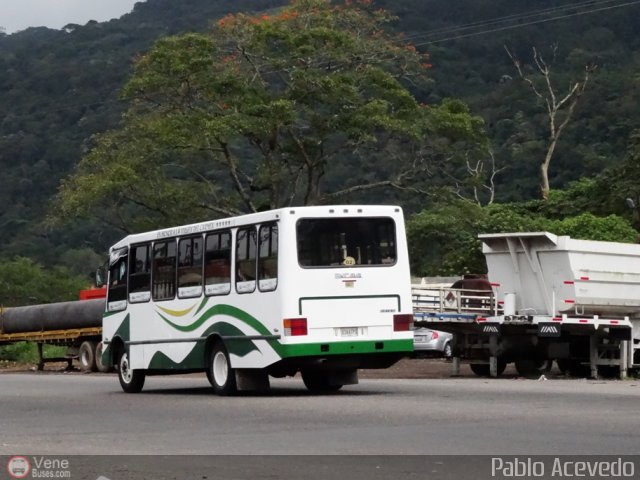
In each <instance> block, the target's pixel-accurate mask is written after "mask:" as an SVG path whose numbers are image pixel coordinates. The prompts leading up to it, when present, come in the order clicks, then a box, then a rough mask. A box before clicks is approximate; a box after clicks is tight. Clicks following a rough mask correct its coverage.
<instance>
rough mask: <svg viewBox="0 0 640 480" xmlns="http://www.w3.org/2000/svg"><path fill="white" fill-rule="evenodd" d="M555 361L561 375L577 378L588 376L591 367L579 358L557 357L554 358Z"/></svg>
mask: <svg viewBox="0 0 640 480" xmlns="http://www.w3.org/2000/svg"><path fill="white" fill-rule="evenodd" d="M556 363H557V364H558V368H559V369H560V371H561V372H562V374H563V375H570V376H572V377H579V378H589V377H590V376H591V367H589V365H587V364H583V363H582V362H581V361H580V360H575V359H568V358H558V359H556Z"/></svg>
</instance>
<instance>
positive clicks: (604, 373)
mask: <svg viewBox="0 0 640 480" xmlns="http://www.w3.org/2000/svg"><path fill="white" fill-rule="evenodd" d="M598 376H599V377H602V378H619V377H620V367H616V366H615V365H598Z"/></svg>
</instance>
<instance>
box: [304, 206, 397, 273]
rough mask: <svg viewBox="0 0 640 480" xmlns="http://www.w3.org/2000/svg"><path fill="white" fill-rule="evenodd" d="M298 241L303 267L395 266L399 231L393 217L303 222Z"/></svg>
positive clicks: (328, 219)
mask: <svg viewBox="0 0 640 480" xmlns="http://www.w3.org/2000/svg"><path fill="white" fill-rule="evenodd" d="M297 242H298V263H299V264H300V265H301V266H302V267H344V266H351V265H392V264H395V263H396V231H395V223H394V221H393V220H392V219H391V218H305V219H301V220H299V221H298V224H297Z"/></svg>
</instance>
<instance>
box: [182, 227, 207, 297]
mask: <svg viewBox="0 0 640 480" xmlns="http://www.w3.org/2000/svg"><path fill="white" fill-rule="evenodd" d="M200 295H202V237H189V238H182V239H180V242H178V297H179V298H190V297H199V296H200Z"/></svg>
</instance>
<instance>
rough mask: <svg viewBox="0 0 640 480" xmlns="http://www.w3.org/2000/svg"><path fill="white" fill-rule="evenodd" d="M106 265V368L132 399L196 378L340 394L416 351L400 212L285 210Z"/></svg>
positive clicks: (158, 241)
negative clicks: (285, 382)
mask: <svg viewBox="0 0 640 480" xmlns="http://www.w3.org/2000/svg"><path fill="white" fill-rule="evenodd" d="M109 253H110V258H109V275H108V293H107V301H106V311H105V313H104V318H103V334H102V335H103V338H102V339H103V344H104V352H103V357H102V360H103V362H105V363H104V365H114V366H115V367H116V370H117V371H118V372H119V379H120V384H121V386H122V389H123V390H124V391H125V392H129V393H134V392H139V391H140V390H141V389H142V387H143V385H144V380H145V376H146V375H152V374H167V373H187V372H197V371H200V372H202V371H204V372H206V373H207V377H208V379H209V381H210V382H211V384H212V386H213V388H214V391H215V392H216V393H217V394H220V395H229V394H233V393H235V392H236V391H237V390H244V389H256V388H258V389H264V388H268V386H269V380H268V379H269V376H273V377H284V376H293V375H295V374H296V373H297V372H300V373H301V376H302V379H303V381H304V384H305V385H306V387H307V388H308V389H309V390H310V391H314V392H323V391H325V392H326V391H333V390H337V389H339V388H340V387H342V386H343V385H348V384H354V383H357V382H358V375H357V370H358V369H359V368H386V367H389V366H390V365H392V364H394V363H395V362H396V361H398V360H399V359H400V358H402V357H403V356H406V355H407V354H409V353H410V352H411V351H412V350H413V332H412V331H411V327H412V322H413V314H412V305H411V286H410V275H409V261H408V254H407V245H406V237H405V230H404V219H403V215H402V209H401V208H399V207H394V206H352V205H349V206H321V207H291V208H282V209H279V210H271V211H267V212H261V213H254V214H249V215H244V216H238V217H233V218H226V219H222V220H214V221H210V222H204V223H197V224H193V225H185V226H181V227H175V228H169V229H165V230H157V231H153V232H147V233H140V234H135V235H129V236H128V237H126V238H124V239H122V240H121V241H119V242H118V243H116V244H115V245H113V246H112V247H111V248H110V251H109Z"/></svg>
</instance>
